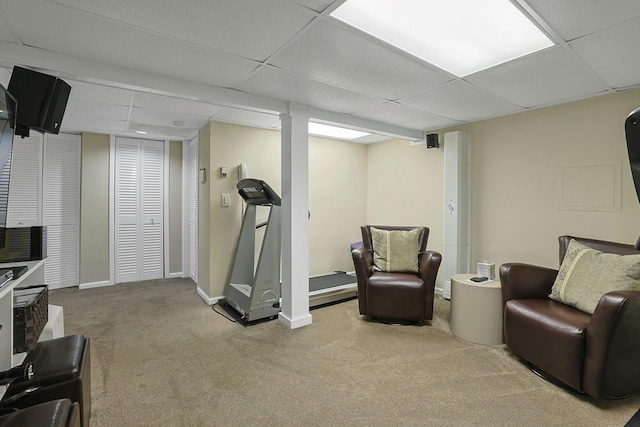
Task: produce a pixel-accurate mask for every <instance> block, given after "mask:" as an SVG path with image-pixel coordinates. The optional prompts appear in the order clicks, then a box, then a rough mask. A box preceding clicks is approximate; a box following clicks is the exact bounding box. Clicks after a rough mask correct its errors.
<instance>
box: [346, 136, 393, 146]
mask: <svg viewBox="0 0 640 427" xmlns="http://www.w3.org/2000/svg"><path fill="white" fill-rule="evenodd" d="M390 139H395V138H391V137H389V136H385V135H376V134H371V135H367V136H362V137H360V138H356V139H352V140H351V142H355V143H358V144H374V143H376V142H383V141H388V140H390Z"/></svg>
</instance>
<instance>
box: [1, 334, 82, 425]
mask: <svg viewBox="0 0 640 427" xmlns="http://www.w3.org/2000/svg"><path fill="white" fill-rule="evenodd" d="M89 344H90V341H89V338H87V337H85V336H84V335H69V336H66V337H62V338H56V339H52V340H48V341H41V342H38V344H37V345H36V347H35V349H33V350H31V351H30V352H29V353H28V354H27V357H26V358H25V363H29V362H32V363H33V378H32V379H31V380H29V381H14V382H12V383H11V384H10V385H9V387H7V390H6V392H5V394H4V396H2V400H0V408H2V407H5V408H6V407H13V408H20V409H24V408H28V407H30V406H33V405H37V404H40V403H43V402H47V401H51V400H56V399H64V398H67V399H70V400H71V401H72V402H77V403H78V404H79V413H80V416H79V418H80V424H81V425H82V427H89V422H90V416H91V359H90V354H91V353H90V346H89Z"/></svg>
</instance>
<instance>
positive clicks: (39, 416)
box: [0, 399, 80, 427]
mask: <svg viewBox="0 0 640 427" xmlns="http://www.w3.org/2000/svg"><path fill="white" fill-rule="evenodd" d="M79 414H80V409H79V406H78V403H77V402H74V403H72V402H71V401H70V400H69V399H59V400H52V401H49V402H45V403H40V404H38V405H34V406H29V407H28V408H24V409H20V410H18V409H14V410H11V411H9V410H7V409H4V410H3V409H0V427H27V426H38V427H48V426H51V427H80V415H79Z"/></svg>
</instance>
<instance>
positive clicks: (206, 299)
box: [196, 286, 224, 305]
mask: <svg viewBox="0 0 640 427" xmlns="http://www.w3.org/2000/svg"><path fill="white" fill-rule="evenodd" d="M196 293H197V294H198V295H200V298H202V299H203V300H204V302H206V303H207V305H213V304H215V303H217V302H218V301H220V300H221V299H223V298H224V297H222V296H221V297H210V296H209V295H207V294H206V293H205V292H204V291H203V290H202V289H200V287H199V286H198V287H196Z"/></svg>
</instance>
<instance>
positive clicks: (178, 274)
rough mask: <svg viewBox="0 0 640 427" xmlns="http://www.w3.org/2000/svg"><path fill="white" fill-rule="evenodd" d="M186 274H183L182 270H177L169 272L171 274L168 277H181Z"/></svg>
mask: <svg viewBox="0 0 640 427" xmlns="http://www.w3.org/2000/svg"><path fill="white" fill-rule="evenodd" d="M183 277H184V276H183V275H182V271H177V272H175V273H169V275H168V276H167V279H176V278H178V279H181V278H183Z"/></svg>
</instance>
